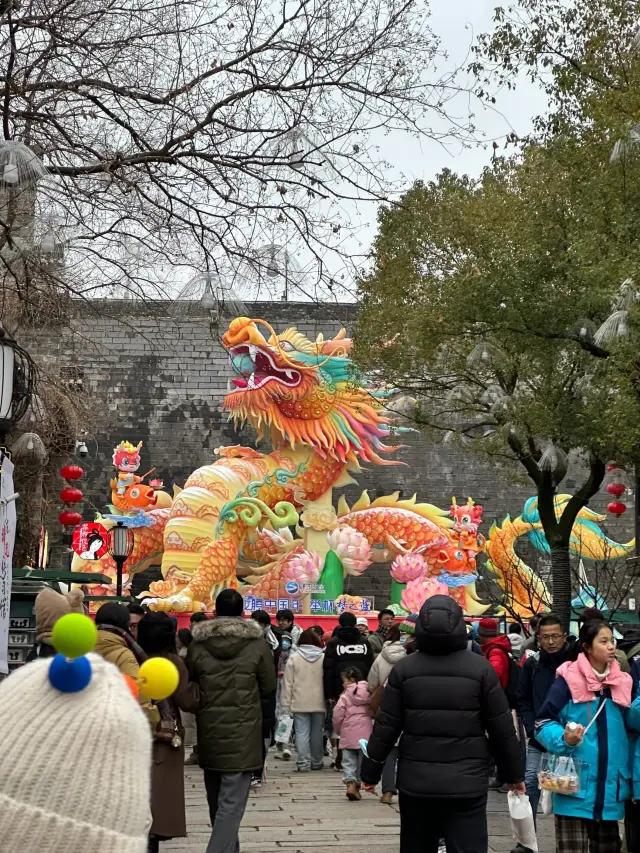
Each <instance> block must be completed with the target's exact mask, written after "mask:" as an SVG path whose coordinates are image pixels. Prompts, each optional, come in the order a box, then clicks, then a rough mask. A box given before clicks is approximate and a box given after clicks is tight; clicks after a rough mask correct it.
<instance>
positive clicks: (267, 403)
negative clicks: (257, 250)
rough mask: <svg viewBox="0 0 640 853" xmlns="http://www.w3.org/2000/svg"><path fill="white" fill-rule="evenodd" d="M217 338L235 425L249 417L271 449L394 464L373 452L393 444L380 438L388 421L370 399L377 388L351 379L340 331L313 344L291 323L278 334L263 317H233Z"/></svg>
mask: <svg viewBox="0 0 640 853" xmlns="http://www.w3.org/2000/svg"><path fill="white" fill-rule="evenodd" d="M258 325H261V326H263V327H264V328H265V329H266V330H267V331H268V332H269V335H268V337H265V336H264V335H263V334H262V332H261V331H260V330H259V329H258ZM222 342H223V344H224V346H225V347H226V349H227V350H228V352H229V355H230V357H231V363H232V365H233V368H234V371H235V373H236V377H235V378H234V379H233V380H232V383H233V385H234V386H235V390H233V391H232V392H231V393H229V394H228V395H227V396H226V398H225V401H224V408H225V409H226V410H227V411H228V412H229V413H230V415H231V417H232V418H233V419H234V420H235V421H236V423H238V424H242V423H244V422H245V421H249V422H250V423H251V424H252V425H253V426H254V427H255V429H256V430H257V431H258V434H259V436H260V437H262V436H263V434H264V433H265V432H268V434H269V436H270V438H271V440H272V442H273V443H274V445H275V446H276V447H282V446H286V445H288V446H291V447H292V448H295V447H296V445H305V446H307V447H312V448H313V449H314V450H315V452H316V453H318V454H319V455H320V456H322V457H324V458H326V457H333V458H335V459H339V460H340V461H342V462H345V463H347V462H352V463H355V464H357V462H358V459H361V460H364V461H366V462H375V463H377V464H380V465H385V464H386V465H389V464H394V463H393V462H389V461H385V460H383V459H382V458H381V457H380V455H379V454H380V453H388V452H391V451H394V450H397V447H387V446H386V445H385V444H384V443H383V441H384V439H386V438H388V436H389V433H390V430H391V426H390V424H391V421H390V419H389V418H387V417H385V416H384V414H383V413H382V405H381V403H380V402H379V400H378V399H377V397H376V394H379V395H380V394H381V392H376V391H374V390H371V389H368V388H366V387H364V386H362V385H360V384H358V382H357V381H354V373H353V371H352V366H351V361H350V359H349V351H350V349H351V341H350V340H349V339H348V338H347V337H346V336H345V330H344V329H341V330H340V332H338V334H337V335H336V337H335V338H332V339H331V340H324V338H323V336H322V335H318V337H317V339H316V341H315V342H313V341H310V340H309V339H308V338H307V337H305V335H303V334H302V332H299V331H298V330H297V329H287V330H286V331H285V332H283V333H282V334H280V335H277V334H276V333H275V332H274V330H273V329H272V328H271V326H270V325H269V324H268V323H266V322H265V321H264V320H250V319H249V318H248V317H238V318H236V319H235V320H233V321H232V322H231V324H230V326H229V328H228V329H227V331H226V332H225V334H224V336H223V338H222Z"/></svg>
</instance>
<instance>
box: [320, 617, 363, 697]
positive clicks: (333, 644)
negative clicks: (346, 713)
mask: <svg viewBox="0 0 640 853" xmlns="http://www.w3.org/2000/svg"><path fill="white" fill-rule="evenodd" d="M338 623H339V624H338V627H337V628H336V630H335V631H334V632H333V637H332V638H331V639H330V640H329V642H328V643H327V647H326V649H325V653H324V666H323V677H324V698H325V699H327V701H330V702H336V701H337V700H338V699H339V698H340V694H341V693H342V680H341V678H340V675H341V673H342V671H343V669H346V668H347V667H348V666H357V667H358V669H359V670H360V674H361V675H362V677H363V679H364V680H365V681H366V679H367V676H368V675H369V670H370V669H371V666H372V664H373V652H372V650H371V646H370V645H369V643H368V642H367V638H366V637H364V636H363V635H362V634H361V633H360V631H358V628H357V626H356V617H355V616H354V615H353V613H349V612H347V613H341V614H340V618H339V619H338Z"/></svg>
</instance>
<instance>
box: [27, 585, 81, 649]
mask: <svg viewBox="0 0 640 853" xmlns="http://www.w3.org/2000/svg"><path fill="white" fill-rule="evenodd" d="M83 599H84V595H83V593H82V590H81V589H72V590H71V592H69V593H67V595H62V593H60V592H56V591H55V589H51V587H50V586H46V587H45V588H44V589H43V590H41V591H40V592H39V593H38V594H37V596H36V607H35V609H36V640H37V641H38V642H39V643H46V644H47V645H49V646H50V645H51V632H52V631H53V626H54V625H55V624H56V622H57V621H58V619H60V617H61V616H66V614H67V613H84V607H83V605H82V601H83Z"/></svg>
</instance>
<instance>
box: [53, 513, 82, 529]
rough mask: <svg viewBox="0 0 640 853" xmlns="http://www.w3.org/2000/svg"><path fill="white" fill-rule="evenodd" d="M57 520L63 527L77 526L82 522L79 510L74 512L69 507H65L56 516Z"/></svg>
mask: <svg viewBox="0 0 640 853" xmlns="http://www.w3.org/2000/svg"><path fill="white" fill-rule="evenodd" d="M58 521H59V522H60V524H62V525H63V526H64V527H77V526H78V525H79V524H81V523H82V516H81V515H80V513H79V512H74V511H73V510H71V509H65V510H63V511H62V512H61V513H60V515H59V516H58Z"/></svg>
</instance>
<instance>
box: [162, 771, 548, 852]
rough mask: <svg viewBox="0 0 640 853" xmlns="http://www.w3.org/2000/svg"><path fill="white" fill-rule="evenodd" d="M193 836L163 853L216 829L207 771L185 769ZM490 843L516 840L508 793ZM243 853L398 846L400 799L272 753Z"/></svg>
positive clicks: (542, 833) (498, 846)
mask: <svg viewBox="0 0 640 853" xmlns="http://www.w3.org/2000/svg"><path fill="white" fill-rule="evenodd" d="M185 784H186V801H187V829H188V832H189V835H188V837H187V838H180V839H175V841H167V842H165V843H164V844H162V845H161V846H160V850H161V853H205V850H206V848H207V842H208V840H209V837H210V834H211V827H210V825H209V813H208V810H207V798H206V795H205V791H204V782H203V779H202V773H201V771H200V770H198V769H197V768H191V767H188V768H186V770H185ZM488 814H489V834H490V850H491V851H495V853H508V851H509V850H511V848H512V847H513V846H514V842H513V839H512V837H511V829H510V826H509V817H508V814H507V798H506V796H505V795H504V794H491V795H490V799H489V808H488ZM538 839H539V845H540V853H553V850H554V847H555V845H554V841H553V823H552V819H551V818H543V819H542V820H541V821H540V826H539V833H538ZM240 844H241V850H242V853H258V851H259V853H277V851H290V853H396V852H397V851H398V848H399V815H398V808H397V804H394V805H393V806H384V805H382V804H381V803H380V801H379V800H378V799H377V797H373V796H371V795H368V794H364V795H363V799H362V800H361V801H360V802H357V803H350V802H349V801H348V800H347V798H346V797H345V795H344V786H343V785H342V782H341V781H340V774H339V773H335V772H333V771H332V770H330V769H328V768H327V769H326V770H324V771H322V772H319V773H296V772H295V763H294V762H290V763H287V762H281V761H274V760H273V759H272V758H270V760H269V778H268V782H267V784H266V785H265V787H264V788H262V789H261V790H259V791H255V792H252V794H251V796H250V798H249V805H248V807H247V811H246V814H245V818H244V822H243V824H242V831H241V835H240Z"/></svg>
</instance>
